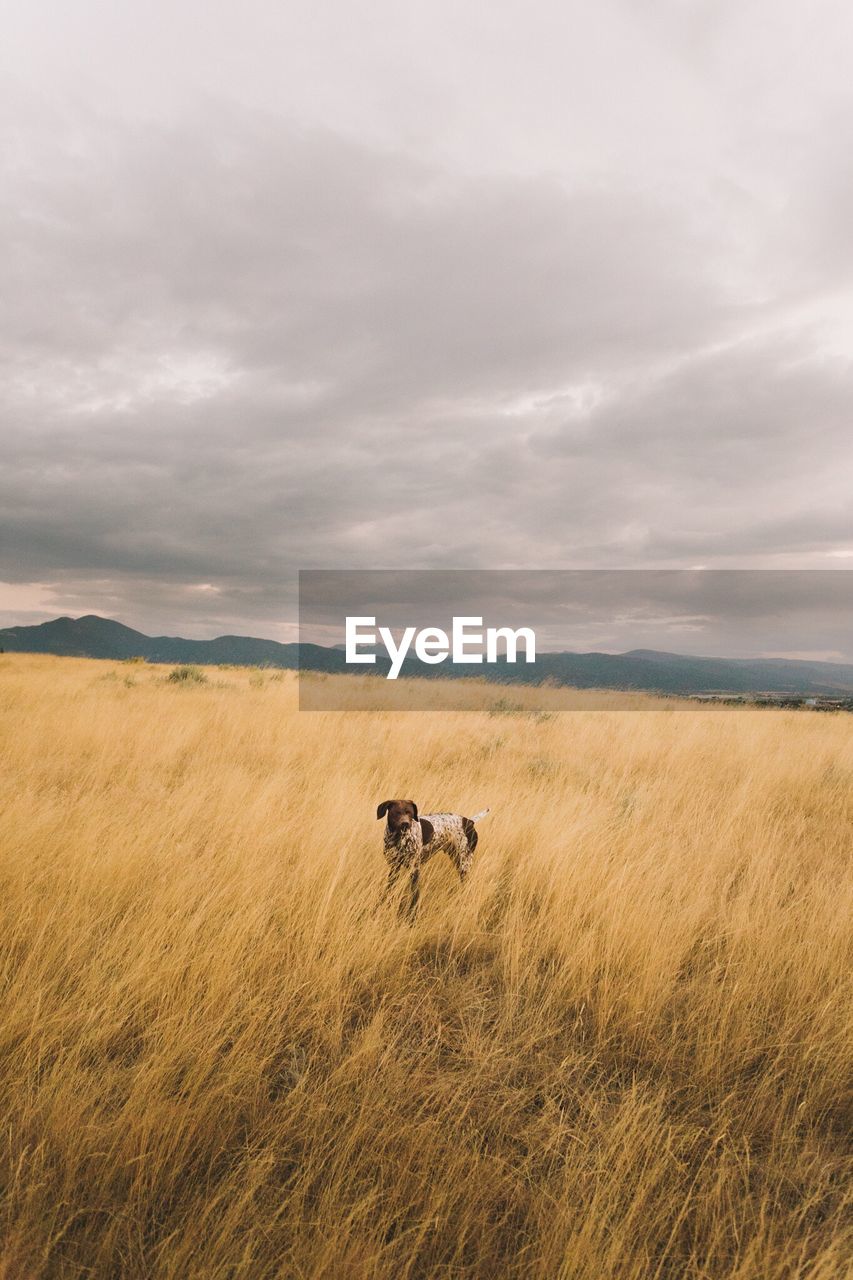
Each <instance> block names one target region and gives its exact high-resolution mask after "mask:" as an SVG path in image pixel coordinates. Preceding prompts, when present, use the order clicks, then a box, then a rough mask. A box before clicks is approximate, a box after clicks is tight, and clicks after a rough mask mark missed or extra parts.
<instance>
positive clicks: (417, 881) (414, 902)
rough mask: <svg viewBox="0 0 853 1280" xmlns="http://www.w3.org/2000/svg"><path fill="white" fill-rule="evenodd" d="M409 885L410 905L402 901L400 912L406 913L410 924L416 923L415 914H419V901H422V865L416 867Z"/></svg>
mask: <svg viewBox="0 0 853 1280" xmlns="http://www.w3.org/2000/svg"><path fill="white" fill-rule="evenodd" d="M409 887H410V890H411V893H410V897H409V903H408V906H406V905H405V904H404V903H400V914H401V915H402V914H405V915H406V917H407V919H408V921H409V924H414V922H415V916H416V915H417V914H418V903H419V902H420V899H421V869H420V867H415V869H414V871H413V872H412V873H411V875H410V876H409Z"/></svg>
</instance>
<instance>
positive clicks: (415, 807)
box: [409, 800, 418, 822]
mask: <svg viewBox="0 0 853 1280" xmlns="http://www.w3.org/2000/svg"><path fill="white" fill-rule="evenodd" d="M409 804H410V805H411V806H412V808H413V809H414V811H415V822H417V820H418V806H417V805H416V804H415V802H414V800H410V801H409Z"/></svg>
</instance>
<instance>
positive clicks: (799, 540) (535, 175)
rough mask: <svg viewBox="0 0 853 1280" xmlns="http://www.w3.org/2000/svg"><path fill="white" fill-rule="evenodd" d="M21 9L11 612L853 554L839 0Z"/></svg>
mask: <svg viewBox="0 0 853 1280" xmlns="http://www.w3.org/2000/svg"><path fill="white" fill-rule="evenodd" d="M2 13H3V33H4V38H3V42H2V49H0V71H2V76H1V77H0V80H2V85H3V88H2V97H3V101H2V104H0V105H2V120H3V125H2V134H3V160H2V164H3V174H2V196H0V220H1V221H0V244H2V246H3V248H2V282H1V283H2V295H3V299H4V306H3V308H2V314H1V315H0V326H1V327H0V358H2V362H3V376H2V379H0V414H2V435H0V458H2V472H0V623H2V624H5V625H9V624H11V623H24V622H37V621H41V620H43V619H45V618H48V617H53V616H56V615H57V614H58V613H71V614H75V615H76V614H79V613H85V612H97V613H102V614H107V615H110V616H113V617H118V618H120V619H122V620H123V621H126V622H128V623H129V624H131V625H134V626H138V627H140V628H141V629H143V630H146V631H149V632H158V633H162V632H171V633H181V634H184V635H193V636H201V637H204V636H212V635H216V634H219V633H221V632H223V631H227V632H233V631H240V632H244V633H252V634H261V635H267V636H273V637H277V638H281V639H286V638H290V636H291V634H292V629H291V624H292V622H293V620H294V608H293V601H294V589H295V575H296V571H297V569H298V568H300V567H302V568H309V567H353V568H367V567H370V568H394V569H402V568H408V567H419V568H451V567H458V568H473V567H477V568H518V567H527V566H531V567H536V568H542V569H557V568H688V567H696V566H706V567H709V568H710V567H713V568H774V569H779V568H799V569H841V568H848V567H849V568H851V569H853V485H851V477H853V429H851V428H853V412H851V410H853V368H851V351H853V287H851V286H853V233H851V227H853V93H851V87H850V86H851V79H850V74H849V68H850V66H851V65H853V10H851V8H850V6H849V4H848V3H846V0H832V2H825V0H810V2H809V3H808V4H806V3H805V2H804V0H801V2H800V3H795V2H794V0H762V2H761V3H755V2H753V0H737V2H734V0H733V2H731V3H729V2H728V0H621V2H619V0H587V2H586V3H577V2H575V0H560V2H559V3H552V2H551V0H541V2H540V3H535V4H533V5H531V4H529V3H527V4H522V3H521V2H520V0H518V2H516V0H488V2H486V0H482V2H475V0H470V2H468V3H462V4H460V3H458V0H457V2H455V3H451V2H450V0H430V3H407V2H406V0H370V3H363V2H362V0H347V2H346V3H344V0H244V2H243V3H242V4H241V5H240V6H237V5H236V4H225V3H221V0H169V3H165V0H147V3H146V4H144V5H143V4H141V3H138V2H137V3H129V2H128V0H75V3H74V4H73V5H69V4H67V3H65V2H63V0H55V2H48V0H27V2H26V3H22V2H16V0H11V2H7V3H5V4H4V5H3V8H2ZM672 647H676V646H675V645H673V646H672ZM679 647H682V648H683V647H684V645H681V646H679ZM700 647H701V646H700ZM821 647H822V641H821V638H820V637H815V643H814V648H815V651H816V652H817V651H819V650H821ZM823 647H824V648H825V646H823ZM845 656H846V655H845Z"/></svg>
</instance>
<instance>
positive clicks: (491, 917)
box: [0, 655, 853, 1280]
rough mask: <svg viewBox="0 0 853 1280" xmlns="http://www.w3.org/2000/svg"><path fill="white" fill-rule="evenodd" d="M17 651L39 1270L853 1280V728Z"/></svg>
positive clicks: (24, 1051) (8, 710)
mask: <svg viewBox="0 0 853 1280" xmlns="http://www.w3.org/2000/svg"><path fill="white" fill-rule="evenodd" d="M0 664H2V665H0V731H2V735H3V738H2V770H0V811H2V818H0V851H1V852H2V858H1V859H0V875H2V910H3V920H2V933H0V946H2V953H3V966H2V975H3V1001H2V1055H0V1072H2V1087H1V1088H0V1105H2V1157H0V1170H2V1183H3V1188H2V1190H3V1197H2V1209H0V1213H1V1214H2V1240H3V1243H2V1255H0V1256H2V1263H0V1274H2V1276H4V1277H7V1278H13V1280H17V1278H18V1277H24V1278H27V1280H29V1277H41V1276H51V1277H53V1276H57V1277H72V1276H74V1277H77V1276H81V1277H82V1276H86V1277H104V1278H106V1277H122V1278H124V1277H131V1278H137V1277H139V1278H142V1277H145V1278H146V1280H147V1278H148V1277H156V1278H158V1280H159V1278H165V1277H174V1278H175V1280H178V1278H181V1280H184V1278H185V1277H208V1276H209V1277H274V1276H276V1277H277V1276H283V1277H290V1276H292V1277H300V1278H306V1280H307V1278H308V1277H312V1278H313V1277H334V1278H335V1280H337V1278H339V1277H340V1278H343V1280H346V1278H348V1277H394V1278H395V1280H397V1278H398V1277H400V1278H403V1277H426V1276H430V1277H432V1276H435V1277H448V1278H450V1277H454V1278H456V1277H459V1278H461V1277H522V1276H523V1277H566V1278H568V1277H582V1278H584V1280H607V1278H608V1277H613V1278H614V1280H615V1278H618V1280H632V1278H637V1280H639V1278H640V1277H643V1278H645V1277H693V1278H695V1280H698V1278H699V1277H737V1278H738V1280H775V1278H781V1277H786V1278H787V1277H806V1276H808V1277H811V1278H813V1280H828V1278H829V1277H841V1276H844V1275H846V1274H848V1268H849V1264H850V1259H851V1253H850V1249H851V1239H850V1236H849V1235H846V1234H845V1219H844V1214H845V1197H846V1208H847V1210H848V1211H849V1208H850V1195H849V1182H846V1181H845V1176H846V1175H847V1174H849V1166H845V1153H846V1151H847V1150H849V1148H847V1145H846V1144H847V1137H848V1130H847V1122H848V1120H849V1112H848V1111H847V1110H846V1109H845V1107H846V1103H847V1101H848V1100H849V1094H848V1093H847V1092H846V1089H847V1085H848V1080H849V1077H848V1069H849V1065H850V1047H851V1025H850V1002H849V996H850V991H849V986H848V985H847V982H848V975H849V961H850V956H849V942H850V936H849V934H850V920H851V882H853V877H851V864H850V854H851V832H853V788H852V787H851V783H853V720H851V719H850V718H849V717H846V718H845V717H842V716H834V715H819V714H816V713H812V714H810V713H807V712H784V711H765V710H750V709H731V708H725V707H704V706H697V707H695V708H691V709H689V710H673V709H672V707H668V706H663V707H655V706H654V705H653V704H650V705H649V708H648V709H647V710H641V711H634V712H619V711H614V712H609V711H598V712H584V711H580V712H576V713H569V714H560V715H553V716H551V717H550V718H548V717H547V716H545V715H544V714H542V713H541V711H539V712H537V711H536V709H535V706H536V703H537V697H536V696H535V695H534V694H533V693H532V692H530V691H527V692H525V693H524V695H523V696H522V697H521V699H520V707H521V709H519V708H518V707H515V708H514V707H513V706H512V705H508V704H507V703H506V701H504V702H503V703H502V704H501V705H500V706H499V707H498V708H497V710H496V711H495V712H494V713H493V714H489V713H488V711H483V712H481V713H467V714H453V713H444V714H437V713H435V714H431V713H416V714H412V715H404V714H397V715H392V714H389V713H387V712H386V713H358V712H346V713H337V714H335V713H323V714H307V713H302V714H299V713H297V712H296V709H295V708H296V698H295V682H294V679H293V677H291V676H286V677H283V678H278V679H276V678H270V676H269V675H259V674H258V673H248V672H245V671H226V672H219V673H217V672H214V671H211V672H208V682H207V683H206V684H197V683H193V682H191V681H188V682H185V683H181V682H177V683H169V682H168V681H167V680H166V675H167V672H166V671H165V670H164V669H156V668H149V667H134V666H120V665H116V664H111V663H94V662H87V661H83V660H80V661H78V660H71V659H52V658H40V657H29V656H23V655H15V656H11V657H8V656H7V657H5V658H2V659H0ZM503 692H504V694H505V693H506V691H503ZM495 696H496V695H495V694H494V692H492V693H491V694H488V697H489V698H492V699H495ZM551 696H553V695H550V694H548V693H543V694H541V695H538V701H539V705H540V706H541V705H543V704H545V703H547V701H548V698H549V697H551ZM394 794H405V795H408V796H412V797H413V798H414V799H416V800H417V801H418V802H419V803H420V804H421V806H422V808H423V809H424V810H428V809H430V808H436V807H438V808H451V809H459V810H462V811H463V812H464V811H468V812H471V811H475V810H478V809H481V808H483V807H485V806H486V805H491V806H492V809H493V813H492V814H491V815H490V816H489V817H488V818H487V819H485V820H484V822H483V824H482V828H481V845H480V849H478V851H477V858H476V861H475V869H474V872H473V875H472V878H471V880H470V882H469V884H468V885H467V886H466V888H465V889H464V891H460V890H459V888H458V886H457V885H456V883H455V882H454V878H453V875H452V874H451V871H450V868H449V865H448V864H447V863H446V860H439V859H436V860H435V861H434V862H433V863H431V864H430V866H429V868H428V869H427V872H426V873H425V876H424V885H423V898H422V910H421V915H420V917H419V919H418V921H417V923H416V924H415V926H414V927H412V928H409V927H408V926H407V925H406V924H405V923H403V922H401V921H400V920H398V918H397V917H396V915H395V913H394V911H393V910H392V909H382V908H379V909H377V897H378V893H379V890H380V887H381V885H382V882H383V880H384V864H383V860H382V855H381V849H380V846H381V828H380V826H379V824H378V823H377V822H376V820H375V806H376V804H377V802H378V801H380V800H382V799H384V798H386V797H387V796H390V795H394Z"/></svg>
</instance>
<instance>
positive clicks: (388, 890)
mask: <svg viewBox="0 0 853 1280" xmlns="http://www.w3.org/2000/svg"><path fill="white" fill-rule="evenodd" d="M402 870H403V866H402V863H400V862H392V863H391V866H390V867H389V868H388V879H387V881H386V883H385V890H384V892H383V894H382V901H383V902H387V901H388V899H389V898H390V897H391V894H392V893H393V892H394V886H395V885H396V883H397V881H398V880H399V879H400V872H401V871H402Z"/></svg>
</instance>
